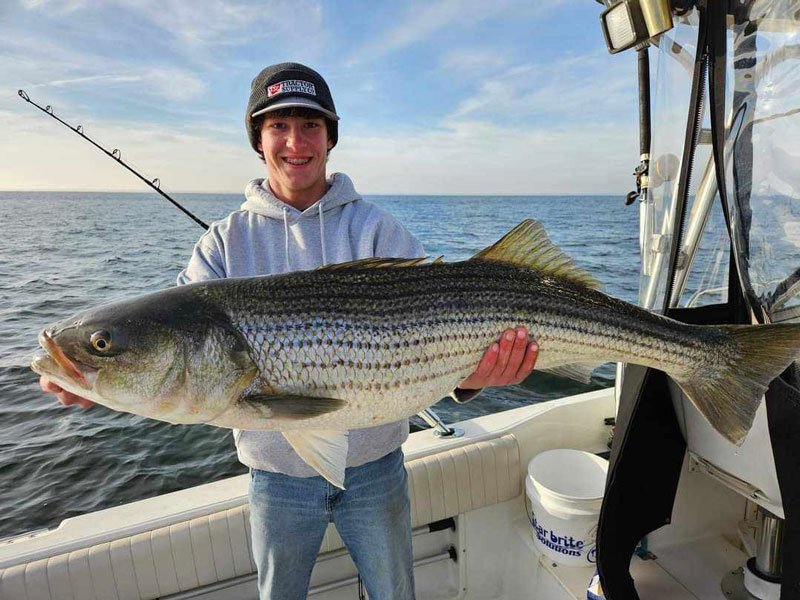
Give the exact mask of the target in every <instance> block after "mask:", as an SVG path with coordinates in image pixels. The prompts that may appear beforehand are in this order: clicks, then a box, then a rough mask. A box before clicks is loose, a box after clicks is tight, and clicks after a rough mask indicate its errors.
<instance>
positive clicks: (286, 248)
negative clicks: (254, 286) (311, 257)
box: [283, 206, 292, 273]
mask: <svg viewBox="0 0 800 600" xmlns="http://www.w3.org/2000/svg"><path fill="white" fill-rule="evenodd" d="M288 212H289V208H288V207H286V206H284V207H283V250H284V255H285V256H286V272H287V273H288V272H289V271H291V270H292V269H291V265H290V264H289V218H288V216H287V213H288Z"/></svg>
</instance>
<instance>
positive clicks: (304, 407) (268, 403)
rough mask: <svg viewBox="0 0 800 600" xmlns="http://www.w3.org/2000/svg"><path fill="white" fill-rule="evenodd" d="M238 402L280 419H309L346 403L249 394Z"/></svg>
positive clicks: (332, 410)
mask: <svg viewBox="0 0 800 600" xmlns="http://www.w3.org/2000/svg"><path fill="white" fill-rule="evenodd" d="M240 402H242V403H244V404H247V405H248V406H250V407H251V408H254V409H256V410H258V411H259V412H260V413H262V414H264V416H266V417H270V418H273V417H274V418H280V419H310V418H311V417H319V416H320V415H324V414H327V413H330V412H334V411H336V410H339V409H340V408H343V407H344V405H345V404H346V402H345V401H344V400H340V399H339V398H315V397H312V396H294V395H282V396H274V395H268V394H264V395H261V394H250V395H247V396H244V397H243V398H241V400H240Z"/></svg>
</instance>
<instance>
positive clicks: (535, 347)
mask: <svg viewBox="0 0 800 600" xmlns="http://www.w3.org/2000/svg"><path fill="white" fill-rule="evenodd" d="M538 356H539V344H537V343H536V342H531V343H529V344H528V345H527V347H526V350H525V358H524V359H523V360H522V364H521V365H520V367H519V370H518V371H517V383H522V382H523V381H525V379H526V378H527V377H528V375H530V374H531V371H533V367H535V366H536V358H537V357H538Z"/></svg>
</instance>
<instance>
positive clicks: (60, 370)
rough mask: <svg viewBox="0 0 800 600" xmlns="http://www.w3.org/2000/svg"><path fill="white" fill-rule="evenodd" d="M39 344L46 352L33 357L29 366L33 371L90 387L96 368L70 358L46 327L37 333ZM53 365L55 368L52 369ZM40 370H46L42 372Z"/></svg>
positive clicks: (89, 388)
mask: <svg viewBox="0 0 800 600" xmlns="http://www.w3.org/2000/svg"><path fill="white" fill-rule="evenodd" d="M39 344H40V345H41V347H42V348H44V349H45V351H46V352H47V354H46V355H39V356H37V357H36V358H34V360H33V363H32V364H31V368H32V369H33V370H34V371H36V372H37V373H39V374H40V375H48V374H53V375H60V376H61V377H64V378H66V379H67V380H69V381H72V382H73V383H75V384H77V385H78V386H80V387H81V388H83V389H84V390H91V389H92V386H93V383H94V381H93V380H94V375H95V374H96V373H97V370H96V369H93V368H91V367H89V366H87V365H84V364H81V363H79V362H77V361H73V360H71V359H70V358H69V357H68V356H67V355H66V354H65V353H64V351H63V350H62V349H61V347H60V346H59V345H58V344H57V343H56V341H55V340H54V339H53V337H52V336H51V335H50V332H49V331H47V330H46V329H45V330H43V331H42V332H41V333H40V334H39ZM53 363H55V365H53ZM53 367H56V368H55V369H54V368H53ZM41 371H46V372H45V373H42V372H41ZM53 371H55V372H53Z"/></svg>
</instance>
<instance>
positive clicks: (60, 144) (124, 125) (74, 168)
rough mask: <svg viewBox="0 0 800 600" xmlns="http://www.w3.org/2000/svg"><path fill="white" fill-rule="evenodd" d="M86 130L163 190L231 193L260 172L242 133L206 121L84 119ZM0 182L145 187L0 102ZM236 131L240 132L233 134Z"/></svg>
mask: <svg viewBox="0 0 800 600" xmlns="http://www.w3.org/2000/svg"><path fill="white" fill-rule="evenodd" d="M85 126H86V131H87V132H88V133H89V135H91V136H92V137H93V139H95V140H97V141H98V142H99V143H100V144H101V145H103V146H105V147H106V148H108V149H112V148H115V147H117V146H119V147H120V148H121V149H122V158H123V160H125V161H126V162H128V163H129V164H130V165H131V166H133V167H134V168H135V169H137V170H139V171H140V172H141V173H142V174H143V175H144V176H145V177H146V178H149V179H153V178H155V177H159V178H160V179H161V183H162V188H163V189H164V190H165V191H167V192H174V191H202V192H223V191H224V192H238V191H240V190H243V189H244V185H245V184H246V183H247V181H249V180H250V179H252V178H254V177H259V176H261V177H263V176H264V172H265V167H264V166H263V164H259V161H258V160H257V159H256V157H255V155H254V154H253V152H252V151H251V150H250V148H249V146H248V145H247V143H246V141H245V140H244V132H243V131H242V132H241V134H240V136H239V137H238V138H235V139H233V140H229V139H226V138H225V137H223V136H221V135H219V132H218V131H216V130H215V129H214V128H213V126H209V127H205V126H203V124H200V123H197V124H195V125H194V126H186V125H184V126H181V127H180V128H173V127H167V126H164V125H154V124H152V123H147V122H130V121H124V122H123V121H102V122H98V121H93V120H89V121H87V122H85ZM0 128H2V129H3V131H4V143H3V144H1V145H0V189H4V190H85V191H92V190H96V191H98V190H99V191H103V190H114V191H147V189H148V188H147V187H146V186H145V185H144V184H143V183H142V182H141V181H139V180H138V179H136V178H135V177H133V176H132V175H131V174H130V173H128V172H127V171H126V170H125V169H122V168H120V166H119V165H117V164H115V162H114V161H112V160H110V159H109V158H107V157H106V156H104V155H103V154H102V153H100V152H99V151H98V150H97V149H96V148H94V147H93V146H91V145H90V144H87V143H86V142H85V141H83V140H81V139H80V138H79V137H78V136H76V135H75V134H74V133H72V132H70V131H68V130H67V129H66V128H63V127H61V126H60V125H57V124H54V123H50V122H49V121H48V120H47V119H45V118H43V117H41V116H38V115H37V114H36V113H35V112H30V113H25V112H22V113H20V112H15V111H7V110H1V109H0ZM239 138H241V139H239Z"/></svg>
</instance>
